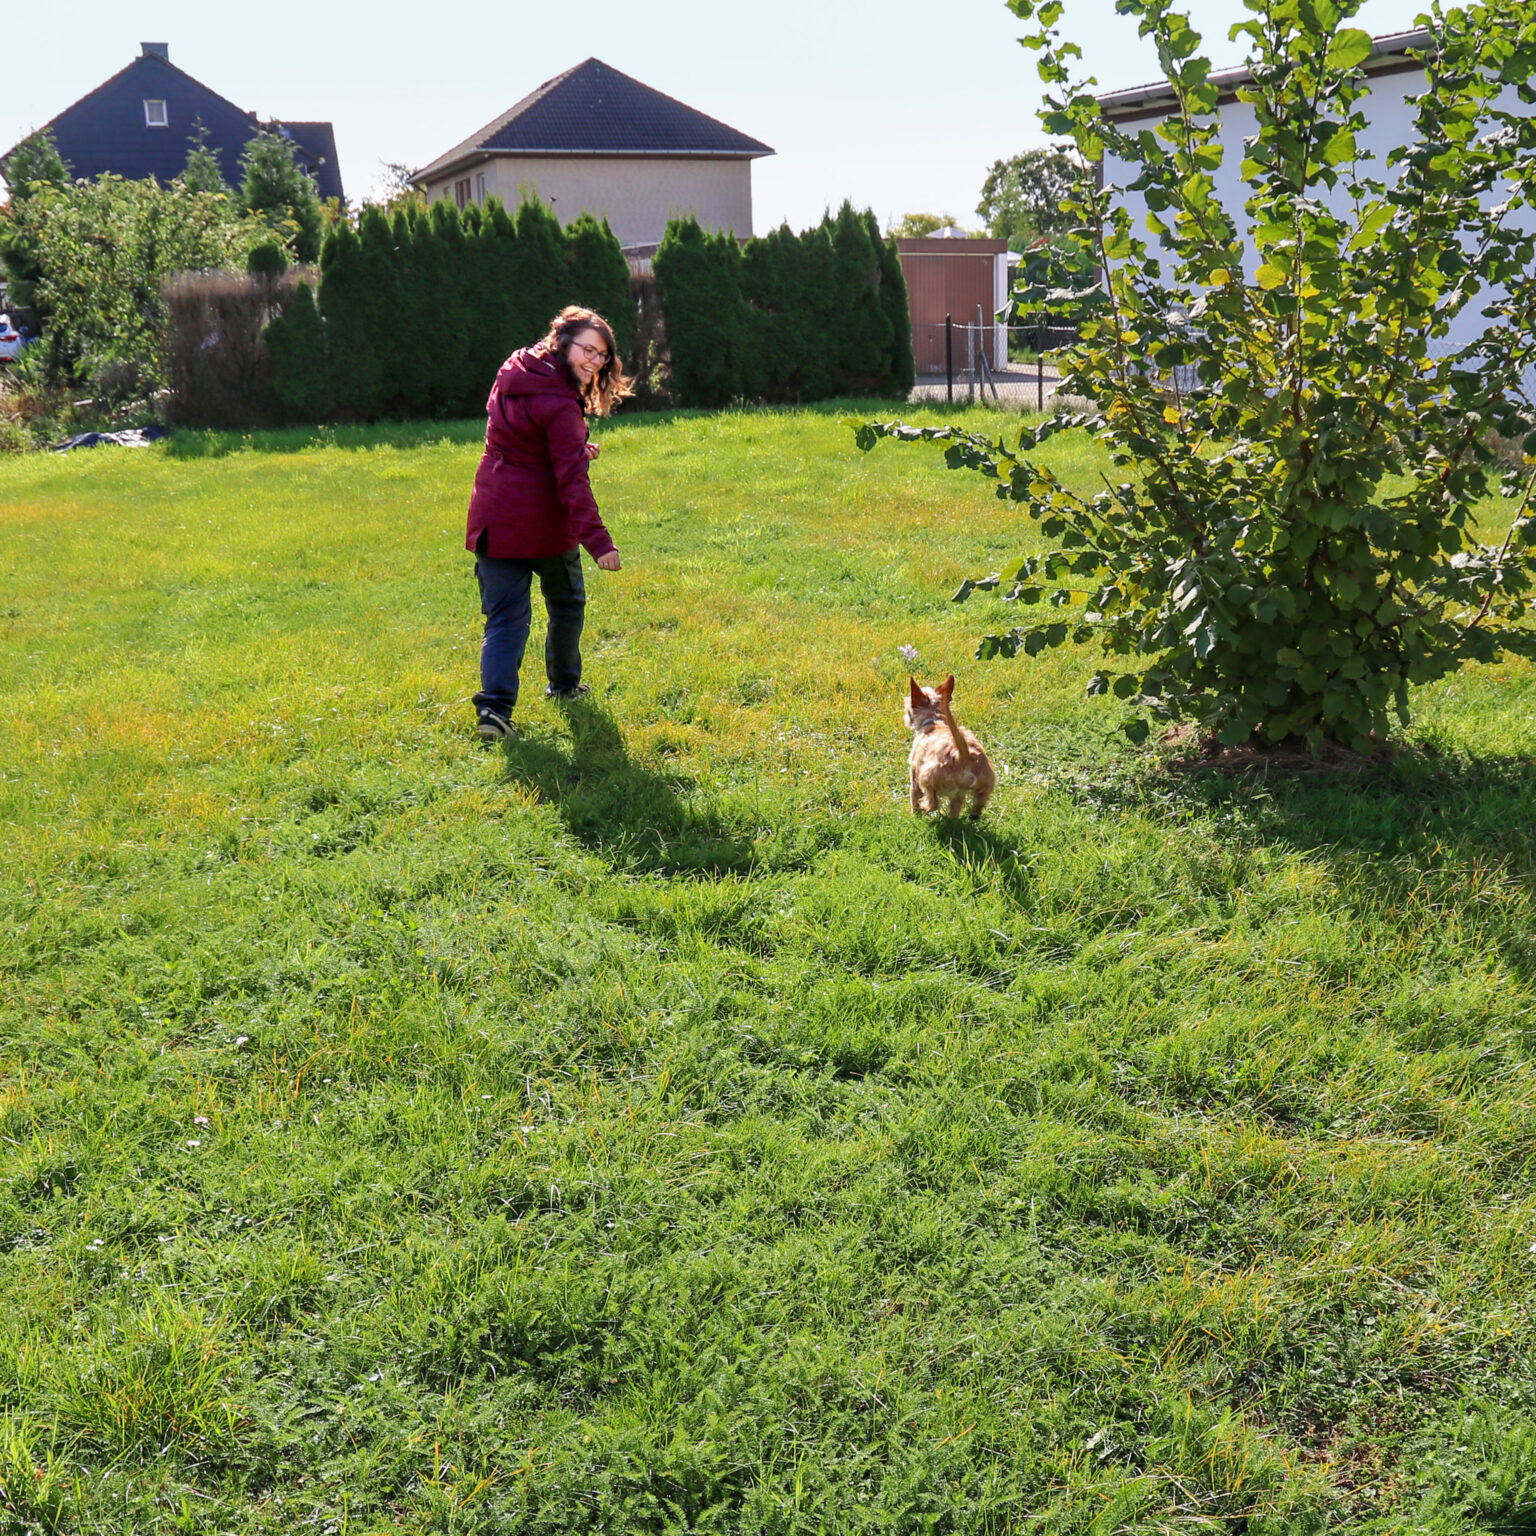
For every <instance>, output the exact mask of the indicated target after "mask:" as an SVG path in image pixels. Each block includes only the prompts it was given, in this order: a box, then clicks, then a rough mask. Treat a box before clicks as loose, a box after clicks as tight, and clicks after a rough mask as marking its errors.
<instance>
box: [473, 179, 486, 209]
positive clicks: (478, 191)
mask: <svg viewBox="0 0 1536 1536" xmlns="http://www.w3.org/2000/svg"><path fill="white" fill-rule="evenodd" d="M475 201H476V202H477V203H483V202H484V201H485V172H484V171H481V172H480V174H479V175H478V176H476V177H475Z"/></svg>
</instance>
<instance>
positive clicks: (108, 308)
mask: <svg viewBox="0 0 1536 1536" xmlns="http://www.w3.org/2000/svg"><path fill="white" fill-rule="evenodd" d="M7 232H8V236H9V238H10V239H11V240H13V241H14V242H15V244H16V245H17V247H18V248H20V249H21V250H22V251H23V253H24V254H23V256H22V257H19V258H18V264H19V265H25V266H26V269H27V270H28V271H29V272H30V273H32V274H34V275H32V276H31V277H30V279H29V281H28V283H27V285H26V286H27V289H28V299H29V300H30V302H31V303H32V304H33V306H34V307H35V308H36V310H37V312H38V315H39V317H40V318H41V320H42V322H43V328H44V329H43V342H42V351H43V357H44V359H45V363H46V367H47V371H48V374H49V376H50V377H51V378H53V379H55V380H59V381H62V382H72V383H76V384H84V385H86V386H87V387H90V388H91V389H92V390H93V392H94V393H102V392H106V389H107V386H108V384H109V383H110V385H111V388H112V390H113V391H114V392H116V393H118V394H121V395H123V396H125V397H134V396H142V395H145V394H148V393H149V392H150V391H152V390H154V389H156V388H158V387H159V386H160V385H161V384H163V383H164V381H165V359H164V347H165V323H166V307H165V297H164V290H165V286H166V284H167V283H168V282H170V281H171V279H172V278H174V277H176V276H177V275H178V274H180V273H183V272H198V271H207V270H212V269H216V268H222V269H236V270H239V269H243V268H244V267H245V263H246V253H247V252H248V251H249V249H250V248H251V246H252V245H254V244H255V243H257V241H259V240H260V238H261V236H262V231H261V229H260V226H258V225H256V224H255V223H254V222H253V221H251V220H248V219H245V218H242V217H241V216H240V215H239V214H238V212H237V211H236V210H234V209H233V208H232V207H231V206H230V203H229V201H228V199H226V198H222V197H219V196H217V195H215V194H213V193H207V192H191V191H188V190H187V189H186V188H185V187H182V186H178V185H177V184H176V183H174V182H173V183H172V184H171V185H170V186H168V187H162V186H160V185H159V184H158V183H157V182H155V181H154V180H148V181H125V180H123V179H122V178H121V177H118V176H101V177H98V178H97V179H96V180H95V181H91V182H83V183H81V184H79V185H53V184H49V183H42V182H38V183H34V184H33V187H32V190H31V192H30V193H29V195H27V196H26V197H24V198H17V199H15V200H13V202H12V204H11V209H10V212H9V215H8V216H7ZM10 262H11V255H10V250H9V247H8V248H7V251H6V263H7V267H8V268H9V267H10Z"/></svg>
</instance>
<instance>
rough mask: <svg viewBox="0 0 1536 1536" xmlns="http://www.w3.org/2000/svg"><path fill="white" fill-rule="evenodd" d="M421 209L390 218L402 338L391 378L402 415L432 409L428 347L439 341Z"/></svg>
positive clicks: (406, 209) (402, 210)
mask: <svg viewBox="0 0 1536 1536" xmlns="http://www.w3.org/2000/svg"><path fill="white" fill-rule="evenodd" d="M420 220H421V213H420V210H419V209H416V208H412V207H402V208H397V209H396V210H395V213H394V217H393V218H391V219H390V221H389V234H390V245H391V249H392V250H393V251H394V257H395V271H396V274H397V280H398V283H399V289H400V297H401V317H400V327H401V332H402V336H401V340H402V342H403V345H402V347H401V350H400V352H398V353H397V354H396V359H397V362H396V367H397V370H398V371H397V373H396V376H395V378H394V379H392V380H391V386H392V389H393V392H394V396H395V398H396V400H398V402H399V407H400V413H401V415H403V416H425V415H427V414H428V413H429V412H430V410H431V409H432V375H431V372H430V370H429V369H428V368H427V367H426V362H425V357H426V352H427V350H428V349H429V348H430V347H432V346H434V345H435V344H436V338H437V319H436V312H435V311H434V310H433V309H432V307H431V305H430V304H429V303H427V302H426V301H425V299H424V297H423V295H424V293H425V292H426V290H425V288H424V285H423V281H422V276H423V274H422V272H421V263H420V262H419V261H418V257H417V249H416V227H417V223H418V222H419V221H420Z"/></svg>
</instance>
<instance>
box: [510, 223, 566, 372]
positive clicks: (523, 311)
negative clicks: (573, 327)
mask: <svg viewBox="0 0 1536 1536" xmlns="http://www.w3.org/2000/svg"><path fill="white" fill-rule="evenodd" d="M514 224H515V225H516V230H517V239H516V242H515V243H514V245H513V247H512V253H511V254H512V272H511V282H512V298H513V305H514V320H515V325H516V328H515V331H514V333H513V334H514V340H515V343H516V345H517V346H520V347H526V346H528V345H529V344H530V343H531V342H535V341H537V340H538V339H539V337H541V336H542V335H544V333H545V332H546V331H547V330H548V329H549V322H550V321H551V320H552V319H553V318H554V317H555V316H556V315H557V314H558V313H559V312H560V310H561V309H562V308H563V307H564V305H565V304H566V303H567V302H568V301H567V299H566V294H567V292H568V287H567V283H566V271H565V237H564V235H563V234H562V233H561V230H560V221H559V219H557V218H556V217H555V214H554V210H553V209H552V208H550V207H549V206H548V205H547V204H546V203H541V202H540V201H539V200H538V198H536V197H528V198H524V199H523V201H522V203H521V204H520V205H519V206H518V210H517V213H516V215H515V216H514Z"/></svg>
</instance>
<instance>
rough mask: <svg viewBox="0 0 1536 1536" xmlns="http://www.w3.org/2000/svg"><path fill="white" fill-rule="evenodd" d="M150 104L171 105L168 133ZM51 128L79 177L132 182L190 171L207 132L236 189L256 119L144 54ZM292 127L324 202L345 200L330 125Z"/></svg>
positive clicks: (54, 121)
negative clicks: (190, 157) (191, 157)
mask: <svg viewBox="0 0 1536 1536" xmlns="http://www.w3.org/2000/svg"><path fill="white" fill-rule="evenodd" d="M146 101H163V102H164V103H165V114H166V126H165V127H164V128H151V127H150V126H149V125H148V123H147V122H146V121H145V111H144V103H145V102H146ZM44 127H46V128H48V129H51V130H52V133H53V138H54V142H55V143H56V144H57V145H58V146H59V153H60V154H61V155H63V157H64V160H65V163H66V164H67V165H68V166H69V168H70V174H71V175H73V176H77V177H82V176H83V177H87V178H90V177H96V176H103V175H107V174H111V175H114V176H123V177H126V178H127V179H128V180H130V181H140V180H142V179H144V178H145V177H147V176H153V177H155V178H156V179H157V180H158V181H160V182H168V181H170V180H171V179H172V178H173V177H176V176H179V175H180V174H181V172H182V171H183V170H184V169H185V167H186V164H187V154H188V151H189V150H190V149H191V148H192V146H193V144H195V143H196V142H197V137H198V128H199V127H201V129H202V131H203V143H204V144H205V145H206V147H207V148H208V149H210V150H212V151H213V153H214V154H215V155H216V156H217V157H218V161H219V169H220V170H221V171H222V172H223V174H224V178H225V180H226V181H230V182H234V181H237V180H238V179H239V176H240V156H241V154H242V153H243V151H244V149H245V146H246V144H247V143H249V142H250V139H251V136H252V134H254V133H255V131H256V127H257V120H256V114H255V113H254V112H245V111H242V110H241V108H239V107H237V106H236V105H235V104H234V102H232V101H226V100H225V98H224V97H222V96H220V95H219V94H218V92H217V91H211V90H209V89H208V87H207V86H206V85H204V84H203V83H202V82H201V81H200V80H194V79H193V78H192V76H191V75H189V74H188V73H187V72H186V71H185V70H183V69H178V68H177V67H176V66H175V65H174V64H172V63H171V62H170V61H169V60H168V59H165V58H162V57H161V56H160V55H159V54H154V53H145V54H142V55H140V57H138V58H136V59H135V60H134V61H133V62H132V63H131V64H129V65H128V66H127V67H126V68H124V69H120V70H118V72H117V73H116V74H115V75H113V76H112V77H111V79H109V80H105V81H103V82H102V84H100V85H98V86H97V87H96V89H95V90H94V91H91V92H89V93H88V94H86V95H84V96H82V97H81V98H80V100H79V101H77V102H75V103H74V105H73V106H69V107H66V108H65V109H64V110H63V111H62V112H60V113H59V115H58V116H57V117H55V118H54V119H52V121H51V122H48V123H46V124H44ZM288 127H289V130H290V133H291V135H292V137H293V140H294V142H295V143H296V144H297V145H298V146H299V148H300V149H301V151H302V152H303V155H302V158H303V159H304V161H305V163H306V169H308V170H309V172H310V174H311V175H312V176H314V178H315V183H316V185H317V187H318V188H319V192H320V195H321V197H340V196H342V189H341V169H340V167H339V166H338V164H337V162H336V139H335V135H334V134H333V133H332V131H331V125H330V124H329V123H290V124H289V125H288ZM13 147H14V146H13ZM9 153H10V151H9V150H7V151H6V154H9ZM0 158H4V157H3V156H0Z"/></svg>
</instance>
